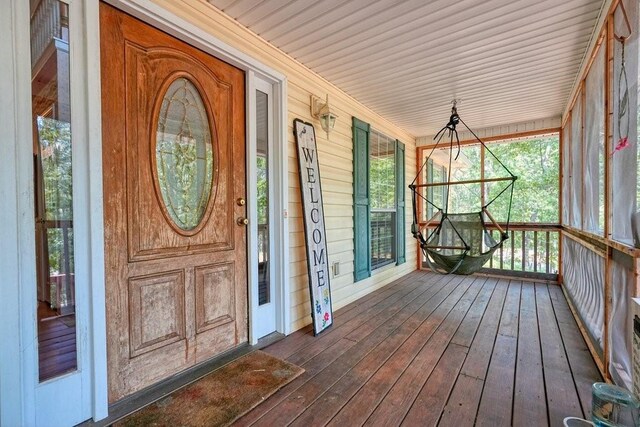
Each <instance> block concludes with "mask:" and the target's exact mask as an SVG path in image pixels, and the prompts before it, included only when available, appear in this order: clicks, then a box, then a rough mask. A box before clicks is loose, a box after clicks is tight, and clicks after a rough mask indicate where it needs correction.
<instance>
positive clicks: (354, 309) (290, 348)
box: [265, 273, 419, 359]
mask: <svg viewBox="0 0 640 427" xmlns="http://www.w3.org/2000/svg"><path fill="white" fill-rule="evenodd" d="M417 277H419V274H416V273H410V274H408V275H406V276H404V277H402V278H400V279H398V280H396V281H394V282H391V283H390V284H388V285H387V286H384V287H382V288H380V289H378V290H376V291H374V292H372V293H370V294H368V295H366V296H365V297H363V298H361V299H359V300H357V301H354V302H352V303H351V304H348V305H347V306H345V307H343V308H341V309H339V310H337V311H336V315H335V320H336V325H335V327H334V328H333V329H331V330H328V331H327V332H326V333H325V334H326V335H329V334H331V333H333V332H334V331H335V330H336V329H338V325H342V324H344V323H347V322H348V321H349V320H351V319H353V318H354V317H356V316H357V315H358V314H360V313H362V312H364V311H366V310H368V309H369V308H371V307H374V306H375V305H376V304H379V303H381V302H384V301H385V300H386V299H387V298H390V297H391V296H392V295H394V294H395V293H397V292H402V291H408V289H407V288H405V287H403V286H402V285H404V284H406V283H407V282H409V281H411V280H414V279H416V278H417ZM290 337H291V338H290V339H287V340H282V341H279V342H277V343H275V344H273V345H271V346H269V347H267V348H266V349H265V351H266V352H267V353H269V354H271V355H273V356H275V357H279V358H282V359H286V358H287V357H289V356H291V355H292V354H293V353H295V352H296V351H298V350H300V349H301V348H303V347H304V346H305V345H307V343H309V342H313V341H314V339H315V337H314V336H313V331H312V326H311V325H308V326H306V327H304V328H302V329H300V330H298V331H296V332H294V333H293V334H291V335H290Z"/></svg>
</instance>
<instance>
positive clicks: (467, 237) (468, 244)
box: [409, 100, 517, 274]
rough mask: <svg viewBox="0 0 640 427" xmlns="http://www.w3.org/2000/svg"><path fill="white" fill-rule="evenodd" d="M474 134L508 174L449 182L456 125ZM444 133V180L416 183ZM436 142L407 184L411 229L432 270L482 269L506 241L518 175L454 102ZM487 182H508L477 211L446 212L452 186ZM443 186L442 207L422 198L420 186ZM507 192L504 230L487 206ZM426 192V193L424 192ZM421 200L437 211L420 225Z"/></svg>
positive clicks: (456, 141) (456, 140)
mask: <svg viewBox="0 0 640 427" xmlns="http://www.w3.org/2000/svg"><path fill="white" fill-rule="evenodd" d="M460 123H461V124H462V125H464V127H465V128H466V129H467V130H468V131H469V132H470V133H471V134H472V135H473V136H474V138H475V139H476V140H477V141H478V142H479V143H480V144H481V145H482V147H483V149H484V150H485V152H486V153H489V155H491V156H492V157H493V159H495V161H496V162H497V163H498V164H499V165H500V166H501V167H502V168H503V169H504V170H505V171H506V173H507V174H508V176H505V177H500V178H481V179H472V180H466V181H451V173H452V169H453V168H452V165H453V160H457V159H458V157H459V156H460V151H461V150H460V138H459V136H458V131H457V126H458V125H459V124H460ZM445 134H446V135H447V136H448V138H449V165H448V166H449V167H448V170H447V181H445V182H441V183H433V182H431V183H426V184H416V181H417V179H418V177H419V176H420V175H421V174H422V171H423V170H424V168H425V166H426V165H427V164H428V162H429V160H430V159H431V157H432V155H433V153H434V152H435V150H436V149H437V148H438V145H439V144H440V142H441V141H442V139H443V137H444V136H445ZM434 140H435V141H436V143H435V144H434V146H433V147H432V148H431V151H430V152H429V155H428V156H427V158H426V160H425V161H424V163H423V164H422V166H421V167H420V169H419V170H418V174H417V175H416V177H415V178H414V180H413V181H412V182H411V184H410V185H409V188H410V189H411V192H412V195H413V197H412V209H413V224H412V226H411V232H412V234H413V236H414V238H415V239H417V240H418V242H419V244H420V247H421V249H422V251H423V252H424V255H425V259H426V262H427V264H428V265H429V267H430V268H431V269H432V270H433V271H438V272H445V273H448V274H452V273H456V274H472V273H474V272H476V271H478V270H480V269H481V268H482V266H483V265H484V264H485V263H486V262H487V261H488V260H489V258H491V256H492V255H493V253H494V252H495V251H496V249H498V248H499V247H500V246H501V245H502V244H503V242H504V241H505V240H507V239H508V238H509V233H508V232H509V222H510V219H511V207H512V203H513V188H514V183H515V181H516V179H517V177H516V176H515V175H514V174H513V173H511V171H510V170H509V168H507V166H506V165H505V164H504V163H502V161H501V160H500V159H498V157H497V156H496V155H495V154H494V153H493V152H492V151H491V150H490V149H489V148H488V147H487V146H486V145H485V143H484V142H483V141H482V140H481V139H480V138H479V137H478V135H476V133H475V132H473V130H471V128H469V126H467V124H466V123H465V122H464V121H463V120H462V119H461V118H460V116H459V115H458V111H457V108H456V101H455V100H454V101H453V107H452V108H451V116H450V117H449V122H448V123H447V124H446V125H445V126H444V127H443V128H442V129H440V131H438V133H436V135H435V136H434ZM454 144H455V145H456V146H457V153H456V155H455V158H454V156H453V150H454ZM489 182H508V184H507V185H506V186H505V187H504V188H502V189H501V191H500V192H498V194H496V195H495V196H494V197H492V198H491V199H490V200H489V201H488V202H486V203H484V204H483V205H482V206H481V208H480V211H479V212H464V213H452V212H449V209H448V206H449V196H450V194H451V191H450V190H451V186H453V185H464V184H482V186H483V187H484V184H485V183H489ZM436 186H439V187H446V190H445V192H444V195H443V206H438V205H436V203H435V201H434V200H430V198H429V197H428V195H427V196H426V197H425V196H424V195H423V194H421V192H420V189H422V188H429V187H436ZM507 191H509V205H508V210H507V220H506V226H505V228H504V229H503V228H502V227H501V226H500V225H499V224H498V223H497V222H496V221H495V220H494V218H493V216H492V215H491V214H490V213H489V210H488V207H489V206H490V205H491V204H493V202H495V201H496V200H497V199H499V198H500V197H502V196H503V194H505V193H506V192H507ZM427 194H428V193H427ZM420 200H424V201H425V202H426V203H427V204H429V205H430V206H432V207H433V209H434V210H435V211H436V213H435V214H434V215H433V216H432V218H428V219H427V223H426V224H424V225H423V226H422V227H421V225H420V222H419V219H418V210H417V203H418V201H420ZM436 217H439V222H438V224H437V225H436V226H435V228H434V229H433V230H432V231H431V233H429V234H428V235H427V236H426V237H425V235H423V229H424V230H427V229H428V227H429V225H431V224H432V223H434V222H435V218H436ZM486 220H489V221H490V222H491V223H492V224H493V226H494V227H495V228H496V229H497V230H498V231H499V233H500V239H499V240H498V241H496V240H495V239H494V238H493V237H492V235H491V233H490V232H489V229H488V227H487V224H486Z"/></svg>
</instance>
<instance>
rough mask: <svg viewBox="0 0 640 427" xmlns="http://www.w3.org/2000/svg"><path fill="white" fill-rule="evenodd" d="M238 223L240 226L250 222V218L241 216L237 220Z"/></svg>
mask: <svg viewBox="0 0 640 427" xmlns="http://www.w3.org/2000/svg"><path fill="white" fill-rule="evenodd" d="M236 223H237V224H238V225H240V226H242V225H247V224H249V220H248V219H247V218H243V217H240V218H238V220H237V221H236Z"/></svg>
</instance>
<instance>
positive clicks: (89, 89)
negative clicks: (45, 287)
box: [0, 0, 291, 425]
mask: <svg viewBox="0 0 640 427" xmlns="http://www.w3.org/2000/svg"><path fill="white" fill-rule="evenodd" d="M2 2H3V6H4V7H3V11H4V13H2V14H0V40H1V41H0V72H1V73H2V76H3V78H2V79H0V93H2V94H3V102H2V103H0V129H2V130H3V132H2V133H1V136H0V138H2V139H1V140H0V158H2V159H3V161H4V164H3V166H2V167H1V168H0V197H2V200H4V201H5V204H4V206H3V209H0V242H2V243H1V248H2V256H0V271H2V273H3V282H2V285H1V286H2V296H3V297H2V298H0V340H1V342H2V343H3V345H2V346H0V360H2V363H1V364H0V425H35V424H36V423H37V419H36V413H37V411H36V402H37V401H38V399H42V398H50V397H51V396H50V394H49V393H48V389H46V387H45V388H43V387H42V386H39V383H38V366H37V349H36V348H35V347H34V342H37V341H36V336H37V335H36V333H37V324H36V304H35V302H36V269H35V226H34V203H33V199H34V194H33V193H34V192H33V171H32V168H33V166H32V165H33V163H32V150H31V144H30V143H29V144H24V143H22V142H24V141H29V142H30V141H31V139H32V127H31V126H32V125H31V120H32V118H31V64H30V55H29V54H28V52H30V31H29V2H28V1H25V0H2ZM107 2H108V3H110V4H112V5H114V6H116V7H117V8H119V9H121V10H123V11H125V12H127V13H129V14H131V15H133V16H136V17H137V18H139V19H141V20H143V21H145V22H147V23H149V24H151V25H153V26H155V27H156V28H159V29H161V30H163V31H165V32H167V33H169V34H171V35H173V36H175V37H177V38H179V39H181V40H183V41H185V42H187V43H189V44H191V45H193V46H195V47H197V48H199V49H202V50H203V51H206V52H208V53H210V54H211V55H214V56H216V57H217V58H219V59H221V60H223V61H226V62H228V63H230V64H232V65H234V66H236V67H238V68H240V69H242V70H244V71H245V72H246V73H247V86H248V87H250V86H251V78H252V76H255V75H259V76H260V78H261V79H263V80H266V81H268V82H270V83H272V84H273V88H274V107H275V108H274V110H275V111H274V113H275V129H274V130H275V135H276V143H275V144H274V145H275V147H274V152H273V155H274V158H277V159H278V164H277V166H278V167H277V168H276V171H278V172H279V173H277V174H276V175H275V176H274V182H273V185H272V186H271V188H270V192H271V194H270V198H271V199H272V200H273V202H274V206H275V212H278V213H279V214H278V215H276V216H274V220H276V219H279V221H274V224H276V223H277V224H278V227H277V234H276V238H275V239H274V240H275V241H274V245H275V250H274V253H273V259H274V260H275V262H274V267H277V269H276V272H275V274H276V276H275V279H276V295H275V297H276V298H277V303H278V309H277V323H276V326H277V331H278V332H281V333H284V334H288V333H289V332H290V328H291V326H290V323H291V322H290V313H289V249H288V221H287V219H286V218H287V208H288V174H287V172H288V167H287V141H288V139H287V134H286V133H287V129H288V128H287V79H286V77H285V76H284V75H283V74H282V73H280V72H278V71H276V70H274V69H272V68H270V67H267V66H266V65H264V64H262V63H260V62H259V61H257V60H255V59H253V58H251V57H250V56H248V55H246V54H244V53H242V52H240V51H239V50H237V49H235V48H234V47H232V46H229V45H227V44H226V43H224V42H222V41H220V40H218V39H217V38H216V37H213V36H212V35H210V34H209V33H207V32H206V31H204V30H202V29H201V28H200V27H198V26H196V25H194V24H192V23H189V22H187V21H186V20H184V19H182V18H180V17H178V16H176V15H174V14H173V13H171V12H169V11H167V10H165V9H162V8H161V7H159V6H157V5H156V4H154V3H153V2H152V1H151V0H107ZM70 3H71V6H72V11H71V13H72V15H71V18H70V21H71V25H72V31H73V32H74V35H72V37H71V49H72V51H75V55H76V56H75V58H72V59H71V61H72V64H71V73H72V82H73V83H72V84H73V86H72V98H73V99H72V114H75V115H77V116H78V118H76V120H75V122H73V123H72V132H73V135H74V141H75V142H76V144H75V145H74V152H73V173H74V183H73V185H74V221H75V224H74V225H75V228H76V230H77V234H76V236H78V237H77V240H76V248H75V249H76V263H75V265H76V273H75V274H76V283H81V282H82V281H84V283H87V284H90V286H88V285H87V286H86V290H84V291H83V290H82V289H80V288H79V289H78V290H79V291H80V294H81V295H79V296H78V295H77V297H79V298H81V300H82V301H80V302H79V303H78V304H79V305H80V304H85V306H84V307H79V308H78V313H77V316H78V322H79V324H80V323H84V326H79V329H78V345H79V346H81V348H83V349H85V350H86V351H84V352H83V354H86V356H87V357H85V358H83V359H81V360H79V361H78V362H79V366H80V369H81V371H82V372H83V373H86V374H88V377H89V378H88V380H83V383H82V389H83V390H82V396H83V398H82V399H81V401H73V399H69V397H68V396H65V397H66V400H67V404H68V405H69V408H76V409H71V410H78V409H77V408H83V409H81V411H84V410H85V409H84V408H89V412H88V413H86V414H85V413H84V412H83V416H86V418H93V419H94V420H100V419H102V418H105V417H106V416H107V415H108V389H107V361H106V318H105V288H104V286H105V283H104V225H103V196H102V194H103V192H102V139H101V135H102V129H101V123H102V117H101V108H100V101H99V100H100V99H101V98H100V93H101V92H100V84H101V80H100V30H99V28H100V25H99V0H70ZM200 18H203V19H205V20H206V19H207V17H206V16H201V17H200ZM74 41H75V43H74ZM251 107H252V106H251V105H249V102H247V117H246V121H247V126H248V125H249V123H251V122H252V114H253V113H251V111H255V108H254V109H253V110H252V109H251ZM248 134H249V129H247V135H248ZM81 141H85V142H84V143H81ZM251 173H253V174H255V171H253V172H252V171H251V170H248V176H251V175H250V174H251ZM248 197H250V198H255V194H248ZM252 280H253V279H252ZM252 285H253V283H249V289H251V288H252ZM80 287H82V285H80ZM30 301H32V302H33V303H29V302H30ZM251 317H252V315H251V314H250V325H251V324H252V323H253V322H252V321H251ZM252 330H253V327H252V326H251V327H250V331H249V332H250V341H251V342H252V343H255V342H256V341H257V340H256V339H255V338H254V337H253V335H251V334H252ZM45 385H46V383H45ZM64 410H65V408H63V407H61V408H59V411H60V412H61V413H62V412H64ZM48 421H49V422H52V421H53V420H51V419H49V420H48Z"/></svg>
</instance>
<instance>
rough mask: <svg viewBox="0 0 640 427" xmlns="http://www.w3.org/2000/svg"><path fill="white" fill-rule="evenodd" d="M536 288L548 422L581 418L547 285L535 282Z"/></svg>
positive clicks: (558, 423) (580, 410) (554, 422)
mask: <svg viewBox="0 0 640 427" xmlns="http://www.w3.org/2000/svg"><path fill="white" fill-rule="evenodd" d="M535 290H536V303H537V304H536V305H537V309H538V325H539V329H540V343H541V344H542V365H543V369H544V383H545V389H546V394H547V408H548V411H549V423H550V424H551V425H561V424H562V420H563V419H564V418H565V417H568V416H572V417H582V416H583V415H584V414H583V413H582V408H581V407H580V400H579V398H578V392H577V390H576V386H575V384H574V382H573V376H572V373H571V368H570V366H569V362H568V361H567V356H566V354H565V349H564V343H563V342H562V337H561V336H560V331H559V330H558V324H557V321H556V316H555V313H554V311H553V306H552V305H551V299H550V297H549V290H548V287H547V286H546V285H542V284H536V285H535Z"/></svg>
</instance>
